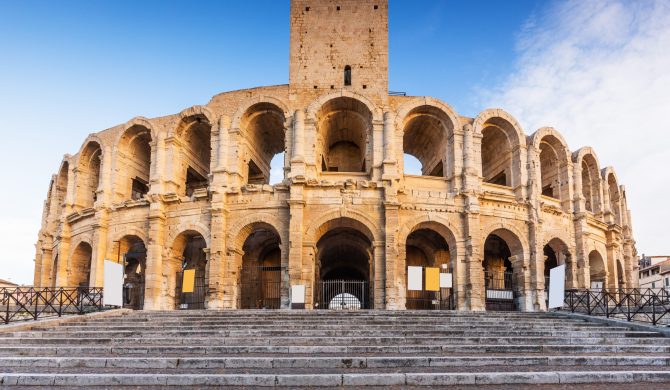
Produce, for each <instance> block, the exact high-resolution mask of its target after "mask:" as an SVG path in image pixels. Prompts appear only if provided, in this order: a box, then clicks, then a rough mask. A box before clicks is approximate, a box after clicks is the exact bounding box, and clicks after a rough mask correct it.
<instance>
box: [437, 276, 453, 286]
mask: <svg viewBox="0 0 670 390" xmlns="http://www.w3.org/2000/svg"><path fill="white" fill-rule="evenodd" d="M452 284H453V282H452V279H451V274H449V273H441V274H440V288H451V286H452Z"/></svg>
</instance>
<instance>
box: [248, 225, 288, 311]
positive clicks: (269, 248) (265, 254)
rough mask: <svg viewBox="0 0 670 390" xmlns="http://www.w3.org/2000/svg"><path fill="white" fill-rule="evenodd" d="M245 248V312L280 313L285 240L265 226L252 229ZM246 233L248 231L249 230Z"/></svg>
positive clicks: (253, 226)
mask: <svg viewBox="0 0 670 390" xmlns="http://www.w3.org/2000/svg"><path fill="white" fill-rule="evenodd" d="M250 230H251V231H250V232H249V234H248V236H247V238H246V240H245V241H244V245H243V246H242V252H243V253H244V254H243V255H242V270H241V272H240V282H239V283H240V290H241V291H240V304H239V307H240V308H241V309H279V307H280V305H281V248H280V247H279V245H280V244H281V240H280V238H279V234H278V233H277V231H276V230H275V229H274V228H273V227H271V226H269V225H267V224H264V223H258V224H254V225H252V227H251V229H250ZM245 231H246V229H245Z"/></svg>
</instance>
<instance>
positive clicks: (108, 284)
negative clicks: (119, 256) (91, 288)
mask: <svg viewBox="0 0 670 390" xmlns="http://www.w3.org/2000/svg"><path fill="white" fill-rule="evenodd" d="M104 271H105V275H104V280H103V286H102V287H103V290H102V304H103V305H110V306H123V264H119V263H115V262H113V261H109V260H105V269H104Z"/></svg>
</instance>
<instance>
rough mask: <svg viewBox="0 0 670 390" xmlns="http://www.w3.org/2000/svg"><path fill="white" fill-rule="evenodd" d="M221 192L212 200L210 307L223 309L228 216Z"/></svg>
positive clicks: (208, 306) (209, 263)
mask: <svg viewBox="0 0 670 390" xmlns="http://www.w3.org/2000/svg"><path fill="white" fill-rule="evenodd" d="M220 196H221V195H220V194H214V197H215V198H217V201H216V202H214V201H212V206H211V208H210V212H211V215H212V222H211V228H210V229H211V230H210V231H211V237H210V244H209V246H210V250H209V260H208V261H207V265H208V269H209V279H208V281H209V291H208V303H207V308H208V309H223V297H224V291H225V290H226V287H228V286H226V284H225V279H224V275H225V261H226V256H225V248H226V218H225V210H224V207H225V206H224V203H223V201H222V200H221V198H220Z"/></svg>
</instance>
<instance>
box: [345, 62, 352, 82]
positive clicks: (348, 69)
mask: <svg viewBox="0 0 670 390" xmlns="http://www.w3.org/2000/svg"><path fill="white" fill-rule="evenodd" d="M344 85H345V86H349V85H351V66H349V65H347V66H345V67H344Z"/></svg>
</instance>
